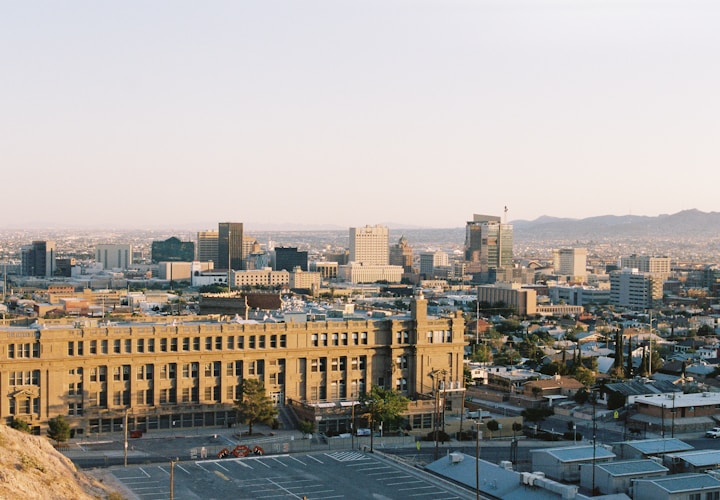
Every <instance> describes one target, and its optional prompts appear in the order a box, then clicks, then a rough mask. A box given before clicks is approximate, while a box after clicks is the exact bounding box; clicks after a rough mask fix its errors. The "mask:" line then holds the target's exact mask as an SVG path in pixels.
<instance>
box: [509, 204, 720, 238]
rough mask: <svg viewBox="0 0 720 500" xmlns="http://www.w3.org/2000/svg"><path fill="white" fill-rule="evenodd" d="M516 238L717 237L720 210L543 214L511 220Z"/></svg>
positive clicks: (719, 224) (719, 227) (719, 230)
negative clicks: (654, 214)
mask: <svg viewBox="0 0 720 500" xmlns="http://www.w3.org/2000/svg"><path fill="white" fill-rule="evenodd" d="M511 224H512V225H513V235H514V237H515V239H518V238H529V239H566V240H568V239H578V240H585V239H596V240H597V239H605V238H629V237H637V238H663V239H665V238H699V237H702V238H717V237H720V212H709V213H708V212H701V211H699V210H694V209H693V210H683V211H682V212H678V213H676V214H672V215H666V214H663V215H658V216H657V217H647V216H641V215H602V216H598V217H588V218H586V219H568V218H558V217H548V216H543V217H539V218H537V219H535V220H533V221H527V220H516V221H511Z"/></svg>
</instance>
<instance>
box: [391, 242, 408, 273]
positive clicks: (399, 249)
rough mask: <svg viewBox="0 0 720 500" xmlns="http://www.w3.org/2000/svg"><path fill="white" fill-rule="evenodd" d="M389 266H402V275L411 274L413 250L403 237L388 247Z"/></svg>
mask: <svg viewBox="0 0 720 500" xmlns="http://www.w3.org/2000/svg"><path fill="white" fill-rule="evenodd" d="M390 265H391V266H402V268H403V272H404V273H411V272H413V268H412V266H413V249H412V247H411V246H410V244H409V243H408V240H407V238H406V237H405V236H401V237H400V239H399V240H398V242H397V243H396V244H394V245H392V246H391V247H390Z"/></svg>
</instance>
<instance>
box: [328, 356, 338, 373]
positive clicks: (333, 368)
mask: <svg viewBox="0 0 720 500" xmlns="http://www.w3.org/2000/svg"><path fill="white" fill-rule="evenodd" d="M338 366H339V360H338V358H332V360H330V370H331V371H334V372H336V371H338Z"/></svg>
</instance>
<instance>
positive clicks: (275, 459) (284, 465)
mask: <svg viewBox="0 0 720 500" xmlns="http://www.w3.org/2000/svg"><path fill="white" fill-rule="evenodd" d="M273 460H274V461H275V462H277V463H279V464H280V465H282V466H283V467H287V466H288V465H287V464H284V463H282V462H281V461H280V460H278V459H277V458H273Z"/></svg>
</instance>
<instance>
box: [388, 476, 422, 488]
mask: <svg viewBox="0 0 720 500" xmlns="http://www.w3.org/2000/svg"><path fill="white" fill-rule="evenodd" d="M408 477H410V476H408ZM417 483H422V480H421V479H417V480H415V481H405V482H403V483H388V484H386V486H402V485H403V484H417Z"/></svg>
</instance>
